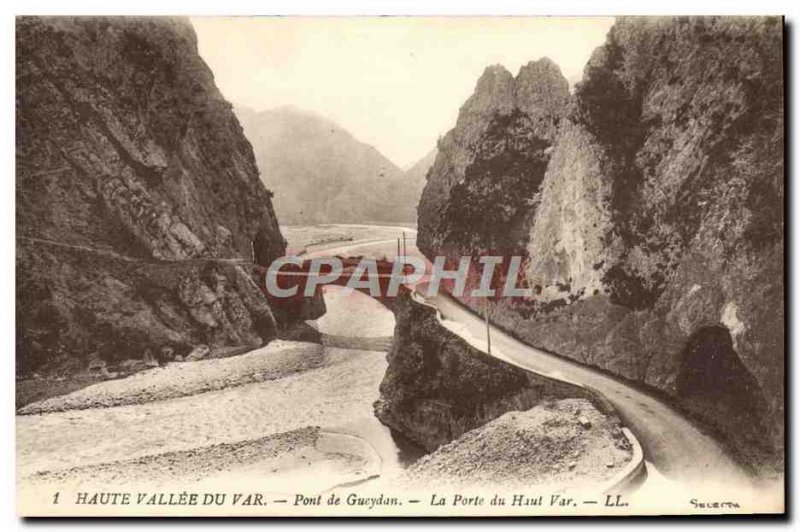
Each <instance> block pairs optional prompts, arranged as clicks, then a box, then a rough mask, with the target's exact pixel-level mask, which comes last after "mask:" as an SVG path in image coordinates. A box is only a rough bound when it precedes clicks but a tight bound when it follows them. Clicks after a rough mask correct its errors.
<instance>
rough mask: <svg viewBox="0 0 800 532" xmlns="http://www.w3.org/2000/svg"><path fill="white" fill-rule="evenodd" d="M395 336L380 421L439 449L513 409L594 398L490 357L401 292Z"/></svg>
mask: <svg viewBox="0 0 800 532" xmlns="http://www.w3.org/2000/svg"><path fill="white" fill-rule="evenodd" d="M394 312H395V320H396V325H395V334H394V343H393V345H392V349H391V351H390V352H389V353H388V355H387V360H388V362H389V366H388V368H387V370H386V375H385V376H384V379H383V382H381V386H380V392H381V397H380V400H379V401H378V402H376V403H375V413H376V415H377V416H378V419H380V420H381V422H382V423H383V424H385V425H387V426H388V427H390V428H391V429H392V430H394V431H395V432H398V433H399V434H400V435H401V436H402V437H403V438H405V439H408V440H410V441H412V442H413V443H415V444H416V445H419V446H420V447H422V448H424V449H426V450H427V451H433V450H435V449H436V448H438V447H439V446H440V445H443V444H446V443H449V442H451V441H453V440H455V439H456V438H458V437H460V436H461V435H462V434H464V433H466V432H468V431H470V430H472V429H475V428H477V427H480V426H483V425H484V424H486V423H487V422H489V421H491V420H493V419H495V418H497V417H499V416H501V415H503V414H505V413H506V412H508V411H511V410H528V409H530V408H533V407H534V406H536V405H538V404H540V403H542V402H544V401H548V400H556V399H563V398H569V397H584V398H589V394H588V392H586V390H584V389H582V388H578V387H576V386H572V385H568V384H565V383H561V382H558V381H553V380H551V379H547V378H545V377H542V376H539V375H535V374H533V373H530V372H527V371H524V370H522V369H520V368H517V367H515V366H512V365H510V364H508V363H506V362H503V361H501V360H498V359H495V358H492V357H490V356H489V355H487V354H485V353H482V352H480V351H478V350H477V349H475V348H474V347H472V346H470V345H469V344H468V343H467V342H466V341H464V340H462V339H461V338H459V337H458V336H456V335H455V334H453V333H451V332H450V331H448V330H447V329H445V328H444V327H442V326H441V324H440V323H439V322H438V321H437V319H436V315H435V311H434V310H433V309H431V308H430V307H426V306H424V305H420V304H419V303H415V302H414V301H413V300H412V299H411V297H410V295H409V294H408V292H407V291H406V290H405V289H401V292H400V293H399V294H398V298H397V300H396V305H395V309H394Z"/></svg>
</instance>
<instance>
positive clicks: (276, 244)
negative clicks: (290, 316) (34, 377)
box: [16, 17, 285, 374]
mask: <svg viewBox="0 0 800 532" xmlns="http://www.w3.org/2000/svg"><path fill="white" fill-rule="evenodd" d="M16 26H17V35H16V61H17V77H16V79H17V86H16V89H17V100H16V113H17V117H16V123H17V129H16V139H17V140H16V157H17V158H16V161H17V162H16V173H17V177H16V178H17V183H16V202H17V211H16V217H17V218H16V231H17V335H18V338H17V369H18V372H20V373H23V374H24V373H28V372H31V371H34V370H40V371H42V370H44V371H47V370H48V369H57V368H60V369H62V370H64V371H66V370H69V369H77V368H80V367H83V366H84V365H85V363H86V361H87V360H90V359H94V358H98V357H99V358H100V359H103V360H106V361H108V362H112V363H113V362H118V361H121V360H124V359H142V358H145V357H146V355H147V353H162V352H169V353H172V354H174V355H179V356H184V355H186V354H188V353H189V352H190V351H191V350H192V349H193V347H194V346H196V345H199V344H205V345H208V346H209V347H210V348H211V349H212V351H213V350H214V349H216V348H222V347H230V346H242V345H253V346H258V345H262V344H263V343H265V342H267V341H269V340H270V339H271V338H274V337H275V335H276V333H277V326H278V325H279V324H278V321H279V320H277V321H276V317H275V316H274V315H273V312H272V310H271V309H270V306H269V304H268V302H267V300H266V299H265V298H264V296H263V295H262V294H261V292H260V291H259V289H258V288H257V286H256V284H255V282H254V278H253V276H252V270H253V267H254V266H255V265H256V264H267V263H268V262H270V261H271V260H272V259H273V258H275V257H277V256H280V255H282V254H283V252H284V249H285V241H284V239H283V237H282V236H281V233H280V230H279V228H278V222H277V219H276V217H275V213H274V211H273V208H272V205H271V201H270V196H271V193H270V192H269V191H268V190H267V189H265V188H264V185H263V184H262V183H261V180H260V179H259V176H258V171H257V169H256V165H255V160H254V157H253V152H252V149H251V147H250V144H249V143H248V141H247V139H246V138H245V137H244V135H243V133H242V129H241V127H240V126H239V124H238V122H237V120H236V118H235V116H234V115H233V112H232V111H231V105H230V104H229V103H228V102H226V101H225V100H224V99H223V97H222V95H221V94H220V93H219V91H218V90H217V88H216V87H215V85H214V80H213V76H212V73H211V71H210V70H209V69H208V67H207V66H206V65H205V63H204V62H203V61H202V60H201V59H200V57H199V55H198V53H197V42H196V37H195V34H194V31H193V29H192V27H191V25H190V24H189V22H188V21H185V20H181V19H169V18H103V17H91V18H89V17H87V18H64V17H54V18H40V17H22V18H19V19H17V24H16ZM167 347H169V348H171V350H169V349H165V348H167ZM151 357H152V355H151Z"/></svg>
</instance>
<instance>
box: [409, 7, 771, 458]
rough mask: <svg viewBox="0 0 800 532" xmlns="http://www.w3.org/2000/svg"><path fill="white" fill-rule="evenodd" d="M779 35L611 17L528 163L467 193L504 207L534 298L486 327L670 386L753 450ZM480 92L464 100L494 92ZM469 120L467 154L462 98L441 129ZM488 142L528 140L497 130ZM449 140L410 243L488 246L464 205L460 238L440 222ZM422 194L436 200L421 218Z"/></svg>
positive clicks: (757, 22)
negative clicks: (514, 176) (466, 217)
mask: <svg viewBox="0 0 800 532" xmlns="http://www.w3.org/2000/svg"><path fill="white" fill-rule="evenodd" d="M782 44H783V43H782V22H781V20H780V19H769V18H733V17H723V18H686V19H684V18H681V19H650V18H625V19H619V20H618V21H617V22H616V24H615V25H614V27H613V28H612V29H611V31H610V32H609V34H608V37H607V41H606V43H605V44H604V45H603V46H601V47H600V48H598V49H597V50H596V51H595V53H594V54H593V56H592V58H591V60H590V62H589V64H588V65H587V67H586V69H585V72H584V77H583V80H582V81H581V82H580V83H579V84H578V85H577V87H576V88H575V91H574V94H573V96H572V97H571V99H570V102H569V103H568V104H567V105H566V106H565V108H566V111H565V113H564V115H563V118H562V120H561V121H560V123H559V124H558V133H557V134H554V136H553V137H550V138H551V139H552V152H551V153H550V154H549V157H548V158H547V161H546V162H545V164H546V170H544V171H542V175H541V176H539V174H538V173H537V174H536V176H535V177H534V176H531V177H527V178H525V179H524V180H523V181H524V183H514V182H513V181H512V182H509V181H507V175H508V171H506V170H504V169H503V168H502V167H499V168H497V169H492V170H490V171H489V172H488V173H487V176H488V177H487V179H486V181H485V183H486V184H485V185H483V186H481V187H480V189H479V192H477V193H476V192H472V193H470V194H468V195H467V197H469V198H475V197H480V196H481V195H486V194H491V195H492V197H493V198H494V199H493V202H494V203H492V208H493V209H494V210H495V211H501V212H503V211H504V212H510V213H518V214H517V215H516V218H513V217H509V218H507V219H505V220H504V221H503V224H501V225H500V226H501V227H505V230H506V231H507V232H508V234H509V235H513V242H512V243H511V244H514V243H516V245H517V246H518V247H519V248H523V252H524V254H525V255H526V256H527V260H528V265H527V270H526V278H527V282H528V283H529V285H530V286H531V287H533V288H534V289H535V293H536V294H537V296H536V298H535V300H534V301H529V302H527V303H526V304H525V312H519V311H518V309H515V308H513V307H511V308H509V307H508V305H505V306H503V305H498V306H496V309H495V312H494V313H493V319H494V320H495V321H496V322H497V323H498V324H500V325H502V326H504V327H506V328H507V329H509V330H510V331H511V332H513V333H514V334H516V335H517V336H519V337H521V338H523V339H525V340H526V341H528V342H529V343H531V344H533V345H536V346H539V347H543V348H545V349H547V350H550V351H553V352H555V353H558V354H561V355H564V356H568V357H571V358H575V359H578V360H580V361H582V362H584V363H587V364H591V365H595V366H598V367H600V368H602V369H603V370H606V371H609V372H611V373H614V374H617V375H620V376H622V377H625V378H627V379H631V380H634V381H638V382H641V383H644V384H646V385H649V386H652V387H655V388H657V389H659V390H662V391H664V392H666V393H668V394H670V395H672V396H673V397H674V398H675V399H676V401H677V404H679V405H680V406H681V407H683V408H685V409H686V410H687V411H689V412H690V413H693V414H694V415H696V416H698V417H699V418H702V419H703V420H704V421H705V422H707V423H708V424H709V425H711V426H713V427H714V428H716V429H718V430H719V431H720V432H721V433H722V435H723V437H725V438H727V439H728V440H730V442H731V445H732V446H733V447H735V448H737V449H739V450H740V451H741V452H742V453H743V454H745V455H747V456H744V458H745V459H746V460H749V459H753V460H754V461H758V457H753V456H751V454H756V455H757V454H759V453H760V452H761V451H762V450H763V451H766V452H767V453H769V452H770V451H771V450H775V449H778V448H779V447H780V445H781V443H780V442H781V440H782V434H783V399H784V396H783V375H784V364H783V360H784V344H783V342H784V330H783V323H784V299H783V290H784V286H783V277H784V271H783V262H784V255H783V253H784V251H783V204H784V203H783V202H784V197H783V194H784V192H783V179H784V177H783V72H782ZM484 77H486V76H484ZM506 79H508V76H506ZM481 85H482V84H481V83H479V89H480V88H481ZM501 85H502V84H501ZM478 92H480V93H482V94H480V95H478ZM478 92H476V95H475V96H473V97H472V98H471V100H470V102H472V101H486V100H491V99H492V97H491V95H492V94H494V93H495V92H496V91H495V90H489V89H488V88H485V89H484V90H483V91H478ZM470 102H468V103H467V104H465V108H469V107H470V106H471V103H470ZM559 108H561V107H559ZM467 123H474V124H475V125H474V126H473V127H474V128H475V129H474V130H475V131H477V132H479V133H480V134H479V136H478V139H479V140H478V141H477V142H476V141H473V142H472V143H471V144H469V143H462V145H463V146H477V147H472V148H466V150H465V154H464V155H463V158H464V159H465V160H469V159H470V157H476V156H477V154H479V153H480V146H481V142H482V141H483V139H485V138H487V135H489V136H491V135H490V134H489V133H486V132H487V131H488V130H487V129H486V127H485V123H486V120H485V118H484V117H483V116H482V115H480V114H479V113H477V114H476V113H466V112H464V111H463V110H462V116H460V117H459V123H458V124H457V125H456V128H455V129H454V130H453V132H451V134H449V136H450V137H451V138H455V137H456V136H457V132H458V131H459V130H467V131H469V130H471V128H470V126H468V125H467ZM502 138H503V139H504V142H505V143H507V144H515V143H517V144H519V145H520V146H523V148H524V149H523V155H524V156H528V155H531V154H539V153H540V151H539V149H538V147H532V146H530V145H528V141H529V138H530V137H529V136H527V135H524V134H518V133H517V132H516V131H514V130H513V129H510V130H506V131H505V132H503V134H502ZM449 142H452V141H449ZM545 151H546V149H545ZM448 153H450V152H448V150H446V149H443V150H442V154H440V158H441V159H442V160H441V161H440V160H439V158H437V164H436V165H435V166H434V169H433V171H432V173H431V175H430V177H429V181H428V187H427V188H426V190H425V195H424V197H423V198H422V200H421V202H420V210H421V214H420V221H421V223H420V235H419V238H420V242H424V243H425V246H424V247H422V249H423V250H424V251H425V252H427V253H434V252H447V251H448V247H449V246H452V245H455V246H461V245H462V243H463V242H464V241H465V239H466V238H471V239H474V241H475V242H476V243H477V244H478V245H483V247H484V248H492V247H496V246H495V242H494V240H492V239H493V238H494V237H493V235H490V234H485V233H483V232H481V230H480V229H479V228H475V227H474V223H479V222H478V221H479V220H481V217H480V216H476V217H475V219H476V222H474V223H473V226H469V225H467V226H465V227H467V228H470V227H472V228H471V229H470V230H469V234H468V235H466V236H465V235H459V234H457V233H456V232H455V230H454V229H453V228H451V226H454V225H455V224H460V223H461V221H460V220H461V219H462V218H460V216H462V215H461V214H460V213H459V214H456V213H455V211H456V210H457V209H459V208H462V206H463V201H462V202H460V203H459V202H456V201H454V200H453V198H454V196H453V195H452V193H451V192H447V193H444V191H445V190H446V189H445V188H444V187H442V185H441V184H442V183H451V182H458V179H459V178H458V177H457V176H458V175H459V174H457V173H454V172H453V171H452V170H451V168H452V167H451V166H448V164H447V156H448V155H447V154H448ZM465 182H467V183H468V182H469V181H468V180H466V181H465ZM447 190H450V189H447ZM515 195H519V196H520V197H519V198H516V197H514V196H515ZM487 207H488V205H487ZM423 208H424V210H425V211H427V212H428V213H434V212H435V213H437V214H436V215H431V214H428V215H427V218H425V220H426V223H422V221H423V216H422V210H423ZM520 219H521V220H525V222H524V223H523V227H522V228H520V225H519V223H518V222H517V221H516V220H520ZM431 220H436V221H435V223H431ZM689 382H691V384H689ZM770 435H771V436H772V437H769V436H770Z"/></svg>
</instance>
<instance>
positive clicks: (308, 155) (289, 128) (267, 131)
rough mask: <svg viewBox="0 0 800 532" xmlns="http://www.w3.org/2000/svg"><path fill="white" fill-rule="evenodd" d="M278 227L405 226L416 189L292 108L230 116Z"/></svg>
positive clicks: (364, 149) (367, 151)
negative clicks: (269, 194)
mask: <svg viewBox="0 0 800 532" xmlns="http://www.w3.org/2000/svg"><path fill="white" fill-rule="evenodd" d="M236 113H237V115H238V117H239V119H240V120H241V123H242V127H243V128H244V132H245V134H246V135H247V138H248V139H249V140H250V142H252V144H253V150H254V151H255V156H256V162H257V163H258V167H259V169H260V170H261V172H262V174H263V177H264V179H265V184H267V185H268V186H270V187H274V188H275V197H274V198H273V201H274V203H275V209H276V211H277V214H278V216H279V217H280V220H281V223H284V224H298V225H308V224H315V223H333V222H340V223H341V222H365V221H376V222H413V221H414V220H415V219H416V216H415V208H416V204H417V201H419V193H420V188H419V187H418V186H416V185H413V186H410V184H409V183H407V182H406V180H405V176H404V173H403V171H402V170H400V168H398V167H397V166H395V164H394V163H392V162H391V161H390V160H389V159H387V158H386V157H384V156H383V155H382V154H381V153H380V152H379V151H378V150H376V149H375V148H374V147H372V146H370V145H368V144H365V143H363V142H361V141H359V140H357V139H356V138H354V137H353V136H352V135H351V134H350V133H349V132H348V131H347V130H345V129H344V128H342V127H341V126H339V125H338V124H336V123H335V122H333V121H331V120H329V119H327V118H324V117H322V116H320V115H317V114H315V113H312V112H309V111H304V110H301V109H297V108H294V107H280V108H277V109H269V110H266V111H261V112H254V111H252V110H250V109H247V108H240V107H237V108H236Z"/></svg>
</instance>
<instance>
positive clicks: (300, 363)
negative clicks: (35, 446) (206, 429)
mask: <svg viewBox="0 0 800 532" xmlns="http://www.w3.org/2000/svg"><path fill="white" fill-rule="evenodd" d="M323 353H324V349H323V348H322V347H321V346H319V345H314V344H302V343H298V342H286V341H280V340H276V341H273V342H271V343H270V344H269V345H267V346H265V347H262V348H261V349H256V350H255V351H251V352H249V353H247V354H244V355H239V356H235V357H230V358H220V359H209V360H199V361H193V362H171V363H169V364H167V365H166V366H164V367H160V368H153V369H151V370H147V371H142V372H140V373H137V374H134V375H131V376H129V377H126V378H124V379H115V380H107V381H102V382H99V383H97V384H93V385H91V386H87V387H86V388H83V389H80V390H77V391H74V392H72V393H69V394H66V395H61V396H56V397H51V398H48V399H45V400H42V401H37V402H35V403H31V404H29V405H26V406H24V407H22V408H20V409H19V410H18V411H17V413H18V414H20V415H31V414H44V413H47V412H63V411H66V410H83V409H87V408H98V407H111V406H120V405H134V404H142V403H150V402H153V401H163V400H166V399H174V398H177V397H184V396H188V395H195V394H199V393H203V392H209V391H214V390H222V389H224V388H229V387H233V386H241V385H244V384H251V383H256V382H265V381H271V380H276V379H280V378H282V377H285V376H288V375H291V374H294V373H298V372H302V371H306V370H309V369H313V368H317V367H320V366H321V365H322V364H323V363H324V360H325V357H324V354H323Z"/></svg>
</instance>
